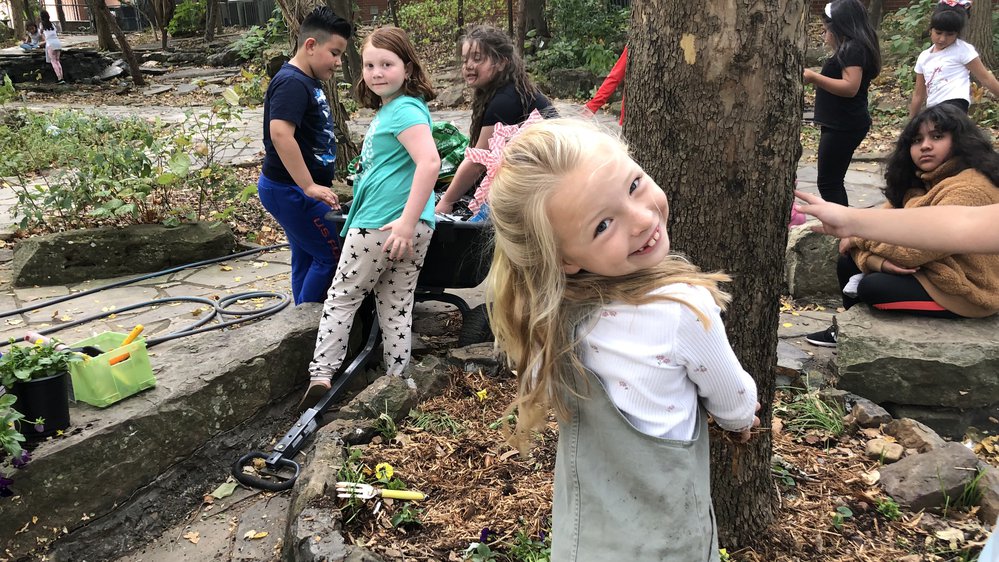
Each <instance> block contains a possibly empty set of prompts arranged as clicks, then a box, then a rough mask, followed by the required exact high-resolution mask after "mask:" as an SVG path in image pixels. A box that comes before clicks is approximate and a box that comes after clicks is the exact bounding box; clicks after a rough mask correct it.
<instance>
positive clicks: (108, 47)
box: [87, 0, 120, 51]
mask: <svg viewBox="0 0 999 562" xmlns="http://www.w3.org/2000/svg"><path fill="white" fill-rule="evenodd" d="M101 2H102V0H87V10H88V11H90V15H91V17H92V18H93V20H94V33H96V34H97V49H98V50H101V51H117V50H120V49H118V47H117V45H115V43H114V39H112V38H111V30H110V29H108V26H107V24H106V23H105V22H104V19H103V18H100V17H98V14H97V12H98V10H99V8H100V6H98V4H100V3H101Z"/></svg>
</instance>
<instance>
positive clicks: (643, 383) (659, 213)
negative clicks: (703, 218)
mask: <svg viewBox="0 0 999 562" xmlns="http://www.w3.org/2000/svg"><path fill="white" fill-rule="evenodd" d="M498 156H499V157H498V158H497V160H498V161H500V162H501V163H500V164H499V168H498V170H497V172H496V175H495V177H494V179H493V182H492V188H491V191H490V194H489V205H490V208H491V219H492V221H493V225H494V228H495V250H494V254H493V263H492V267H491V269H490V272H489V276H488V277H487V280H486V287H487V288H486V295H487V297H486V300H487V303H488V305H487V306H488V307H489V312H490V320H491V321H492V326H493V331H494V333H495V334H496V341H497V344H498V345H499V347H500V348H501V349H503V351H505V352H506V354H507V356H508V357H509V359H510V361H511V363H512V366H514V367H515V368H516V369H517V372H518V373H519V383H518V384H519V392H518V398H517V401H516V402H515V403H514V405H513V406H512V407H513V408H516V409H517V422H516V428H515V430H514V434H513V438H514V440H515V441H516V442H517V444H518V445H523V444H524V442H525V441H526V440H528V439H530V435H531V432H532V430H535V429H536V428H537V427H538V426H540V425H542V424H543V423H544V422H546V419H547V407H548V406H551V407H554V409H555V412H556V417H557V418H558V421H559V452H558V456H557V459H556V475H555V492H554V493H555V503H554V510H553V534H552V537H553V541H554V542H553V545H552V546H553V553H552V559H553V560H555V559H559V560H566V559H569V560H601V559H604V560H606V559H609V558H606V556H612V557H613V553H614V552H618V553H622V552H632V550H629V549H633V548H634V546H633V544H631V541H632V540H638V539H637V538H635V537H631V536H630V535H631V534H633V533H632V530H633V529H634V528H635V527H634V526H633V525H642V523H641V522H642V521H656V522H657V523H656V524H657V525H660V526H661V527H662V528H669V529H671V530H677V529H687V530H689V531H690V532H689V533H688V532H678V533H675V534H674V535H671V534H670V533H653V534H652V535H655V536H652V535H644V536H642V538H641V540H642V548H643V549H644V550H643V552H644V554H643V555H642V556H641V557H640V559H643V560H665V559H669V560H675V559H684V560H717V557H718V552H717V546H716V545H715V547H714V548H713V549H712V547H711V544H712V540H713V537H714V528H713V522H712V521H713V519H712V518H711V515H710V497H704V496H703V494H701V493H697V492H696V490H701V491H702V492H703V491H704V490H707V488H708V484H707V480H706V475H707V474H708V472H709V471H708V455H707V447H706V445H707V438H706V429H705V427H704V416H703V411H702V410H701V406H703V407H704V409H706V410H707V412H708V413H710V414H711V415H712V416H713V418H714V419H715V421H716V422H717V423H718V425H720V426H721V427H722V428H723V429H725V430H727V431H731V432H734V434H735V436H736V438H737V439H741V440H743V441H745V440H748V439H749V437H750V429H751V428H752V427H753V426H754V425H756V424H758V423H759V420H758V419H757V418H756V417H755V415H754V413H755V411H756V409H757V408H758V406H759V405H758V403H757V401H756V385H755V383H754V381H753V379H752V377H750V376H749V374H747V373H746V371H745V370H743V368H742V366H741V365H740V364H739V361H738V359H737V358H736V357H735V354H734V353H733V351H732V348H731V347H730V345H729V343H728V340H727V338H726V335H725V328H724V325H723V324H722V320H721V316H720V312H721V307H722V306H724V304H725V303H726V302H727V301H728V299H729V297H728V295H726V294H725V293H724V292H722V291H721V290H720V289H719V288H718V284H719V283H720V282H723V281H727V280H728V277H726V276H725V275H722V274H720V273H703V272H701V271H700V270H699V269H698V268H697V267H696V266H694V265H692V264H690V263H689V262H687V261H686V260H685V259H683V258H681V257H679V256H676V255H673V254H670V251H669V250H670V248H669V235H668V233H667V231H666V223H667V219H668V218H669V203H668V201H667V200H666V195H665V193H664V192H663V190H662V189H660V188H659V186H658V185H657V184H656V182H655V181H653V180H652V178H650V177H649V176H648V175H646V174H645V172H643V171H642V168H641V167H640V166H639V165H638V164H636V163H635V161H634V160H632V159H631V158H630V157H629V155H628V152H627V149H626V147H625V146H624V145H623V144H622V143H621V142H620V141H619V140H617V139H615V138H613V137H611V136H609V135H607V134H606V133H604V132H602V131H600V130H599V129H597V128H596V127H594V126H593V125H591V124H589V123H585V122H581V121H573V120H565V119H555V120H547V121H543V122H540V123H537V124H532V125H528V126H525V127H524V128H523V130H522V131H520V132H519V133H518V134H517V135H516V136H514V137H513V138H512V139H511V140H510V141H509V144H508V145H506V147H505V148H503V149H502V153H501V155H498ZM580 395H582V397H580ZM604 405H607V406H604ZM608 412H609V414H608ZM594 420H599V423H597V422H594ZM594 424H595V425H594ZM596 428H599V429H596ZM620 442H625V443H632V444H633V446H631V447H630V448H627V447H626V448H624V449H623V450H624V451H628V453H626V454H620V453H621V451H620V450H618V446H619V443H620ZM691 450H694V451H701V452H702V453H703V454H701V453H697V454H693V455H691V454H690V451H691ZM631 453H634V454H631ZM636 455H637V456H641V455H644V456H645V458H646V459H648V458H651V459H652V462H653V463H654V464H655V466H647V465H646V464H645V463H644V462H641V461H639V460H638V459H637V457H636ZM677 466H682V467H684V468H683V469H682V470H679V471H677V470H676V467H677ZM664 467H672V468H671V469H672V470H674V472H675V473H674V474H672V475H671V476H670V479H669V480H668V481H666V482H659V481H657V480H655V477H653V476H650V475H649V472H655V473H657V475H658V474H659V472H660V471H661V470H667V469H666V468H664ZM621 482H626V483H629V485H631V484H633V485H635V486H640V487H643V488H648V489H649V490H648V493H642V492H639V491H637V488H635V489H631V491H630V492H627V493H616V492H620V490H616V489H615V488H614V487H615V486H619V485H620V483H621ZM649 482H655V483H656V484H655V485H654V486H649ZM685 494H687V495H685ZM608 498H609V499H608ZM611 504H613V506H612V505H611ZM595 505H600V506H602V507H606V508H607V509H611V507H613V510H612V511H607V510H601V509H600V508H594V507H593V506H595ZM669 505H687V506H689V507H690V509H688V510H686V511H685V510H678V511H675V512H674V511H670V510H669V509H666V510H665V511H664V506H669ZM580 510H582V511H580ZM587 510H589V511H587ZM612 513H627V514H629V515H628V520H629V521H631V522H632V523H629V524H625V523H623V522H622V521H623V520H617V519H614V517H613V516H612ZM671 513H672V515H667V514H671ZM605 516H606V517H607V519H604V517H605ZM663 517H667V518H668V519H670V521H668V522H665V523H664V522H663V521H662V518H663ZM595 529H604V531H606V532H589V531H592V530H595ZM702 530H703V531H702ZM640 534H641V533H639V535H640ZM688 535H689V536H688ZM631 559H635V558H631Z"/></svg>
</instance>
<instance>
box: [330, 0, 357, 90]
mask: <svg viewBox="0 0 999 562" xmlns="http://www.w3.org/2000/svg"><path fill="white" fill-rule="evenodd" d="M331 2H332V4H331V7H332V8H333V11H334V12H335V13H336V14H337V15H339V16H340V17H342V18H343V19H345V20H347V21H349V22H350V24H351V25H353V26H354V29H357V12H355V11H354V2H353V0H331ZM346 55H347V59H346V60H345V61H343V62H344V65H343V66H342V67H341V68H342V69H343V81H344V82H347V83H348V84H351V85H353V84H356V83H357V80H360V79H361V53H359V52H357V45H356V44H355V42H354V41H348V42H347V52H346Z"/></svg>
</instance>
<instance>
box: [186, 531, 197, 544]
mask: <svg viewBox="0 0 999 562" xmlns="http://www.w3.org/2000/svg"><path fill="white" fill-rule="evenodd" d="M184 538H185V539H187V540H189V541H191V544H198V541H200V540H201V533H199V532H197V531H188V532H187V533H186V534H184Z"/></svg>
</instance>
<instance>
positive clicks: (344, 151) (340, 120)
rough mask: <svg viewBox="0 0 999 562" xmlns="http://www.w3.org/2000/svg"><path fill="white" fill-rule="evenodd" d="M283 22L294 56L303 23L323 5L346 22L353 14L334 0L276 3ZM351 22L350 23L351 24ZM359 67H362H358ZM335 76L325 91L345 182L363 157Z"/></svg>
mask: <svg viewBox="0 0 999 562" xmlns="http://www.w3.org/2000/svg"><path fill="white" fill-rule="evenodd" d="M277 3H278V6H279V7H280V8H281V13H282V15H284V21H285V23H286V24H287V25H288V37H289V38H290V40H291V50H292V51H293V52H294V50H295V45H296V42H297V41H298V29H299V28H300V27H301V26H302V20H304V19H305V16H306V15H308V13H309V12H311V11H312V9H313V8H315V7H316V6H320V5H326V6H329V7H330V9H332V10H333V11H334V12H335V13H336V14H337V15H339V16H341V17H344V18H346V17H347V16H349V15H350V13H344V12H337V10H336V5H335V0H327V2H321V1H319V2H317V1H316V0H277ZM348 21H350V20H348ZM353 42H354V40H353V39H351V40H350V41H348V45H349V46H348V50H349V49H350V48H352V46H353ZM358 67H360V65H358ZM336 82H337V80H336V76H335V75H334V76H333V78H332V79H330V80H326V81H324V82H323V91H324V92H325V93H326V100H327V101H328V102H329V104H330V111H331V113H332V114H333V115H332V117H333V134H334V135H336V177H337V178H340V179H342V178H344V177H346V175H347V164H349V163H350V161H351V160H352V159H353V158H354V157H355V156H357V155H358V154H360V150H359V149H358V148H357V145H356V144H354V141H353V140H352V139H351V138H350V129H349V128H348V127H347V119H348V118H349V117H350V115H349V114H348V113H347V108H345V107H344V106H343V104H342V103H340V95H339V93H338V92H337V89H336Z"/></svg>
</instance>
